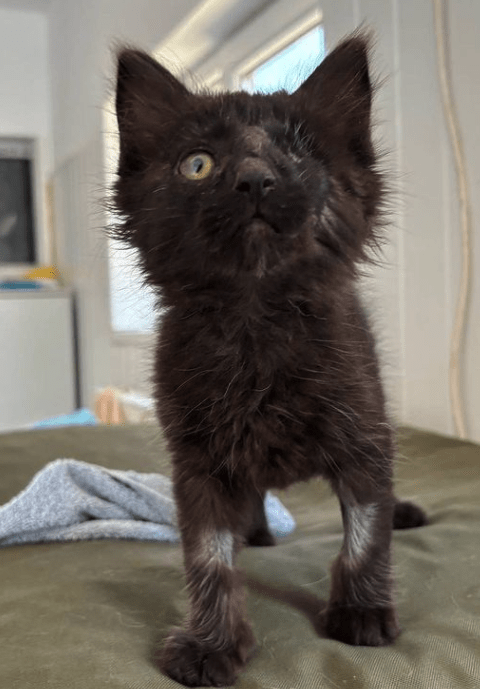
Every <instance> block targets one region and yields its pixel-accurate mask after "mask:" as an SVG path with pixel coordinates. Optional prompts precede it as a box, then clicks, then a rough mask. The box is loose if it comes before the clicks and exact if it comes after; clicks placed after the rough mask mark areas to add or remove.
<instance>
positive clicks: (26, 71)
mask: <svg viewBox="0 0 480 689" xmlns="http://www.w3.org/2000/svg"><path fill="white" fill-rule="evenodd" d="M2 136H14V137H15V136H18V137H29V138H33V139H35V142H36V159H37V163H38V166H37V171H36V174H37V177H36V179H37V189H36V192H37V212H38V234H39V237H42V238H43V242H41V244H40V246H39V250H40V257H39V258H40V260H48V258H49V257H48V247H47V243H46V235H45V231H44V230H45V221H46V213H45V198H44V190H45V183H46V181H47V179H48V177H49V175H50V174H51V170H52V125H51V93H50V77H49V60H48V22H47V17H46V16H45V15H42V14H41V13H38V12H19V11H16V10H10V9H3V8H0V137H2Z"/></svg>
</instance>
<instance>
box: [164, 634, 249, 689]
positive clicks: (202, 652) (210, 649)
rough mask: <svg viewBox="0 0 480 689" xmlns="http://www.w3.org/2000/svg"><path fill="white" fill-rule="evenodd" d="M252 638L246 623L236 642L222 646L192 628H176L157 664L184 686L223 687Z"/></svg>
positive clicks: (232, 679)
mask: <svg viewBox="0 0 480 689" xmlns="http://www.w3.org/2000/svg"><path fill="white" fill-rule="evenodd" d="M254 641H255V640H254V637H253V633H252V631H251V629H250V627H248V625H246V624H245V626H244V627H243V629H242V630H241V631H239V634H238V638H237V640H236V642H235V644H231V645H229V646H227V647H226V648H222V649H221V650H218V648H215V646H213V645H210V644H209V643H208V642H206V641H204V640H202V639H199V638H198V637H196V636H195V635H194V634H192V633H191V632H187V631H185V630H183V629H176V630H174V631H173V632H172V634H171V635H170V636H169V637H168V639H167V641H166V642H165V646H164V647H163V651H162V654H161V656H160V661H159V665H160V668H161V670H163V672H165V674H167V675H168V676H169V677H171V678H172V679H174V680H175V681H176V682H179V683H180V684H184V685H185V686H186V687H199V686H201V687H223V686H225V685H230V684H234V682H235V680H236V679H237V676H238V673H239V671H240V670H241V669H242V667H243V666H244V665H245V663H246V662H247V660H248V658H249V656H250V654H251V651H252V650H253V646H254Z"/></svg>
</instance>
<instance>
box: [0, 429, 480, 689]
mask: <svg viewBox="0 0 480 689" xmlns="http://www.w3.org/2000/svg"><path fill="white" fill-rule="evenodd" d="M399 445H400V452H399V460H398V462H397V472H396V473H397V481H396V485H397V494H398V495H399V496H400V497H402V498H409V499H414V500H415V501H417V502H418V503H419V504H420V505H422V506H423V507H424V508H425V509H426V510H427V512H428V515H429V518H430V524H429V525H428V526H426V527H423V528H421V529H414V530H407V531H396V532H395V535H394V564H395V576H396V581H397V601H398V612H399V617H400V622H401V625H402V630H403V631H402V634H401V635H400V637H399V638H398V640H397V641H396V643H395V644H394V645H393V646H391V647H389V648H382V649H378V648H362V647H357V648H354V647H350V646H346V645H344V644H341V643H338V642H336V641H332V640H329V639H325V638H322V636H321V629H320V628H319V624H318V615H319V613H320V611H321V610H322V609H323V607H324V603H325V601H326V600H327V598H328V591H329V567H330V564H331V562H332V560H333V558H334V557H335V556H336V554H337V553H338V551H339V549H340V546H341V542H342V534H343V531H342V524H341V517H340V510H339V507H338V503H337V500H336V498H335V497H334V496H332V495H331V493H330V491H329V489H328V486H327V485H326V484H325V483H324V482H322V481H316V480H315V481H311V482H309V483H307V484H299V485H296V486H294V487H292V488H291V489H289V490H288V491H286V492H279V493H278V495H279V497H280V498H281V500H282V501H283V502H284V504H285V505H286V506H287V508H288V509H290V510H291V512H292V513H293V516H294V517H295V519H296V522H297V528H296V529H295V531H294V532H293V533H292V534H291V535H289V536H287V537H286V538H284V539H282V540H281V541H280V542H279V544H278V545H277V546H276V547H275V548H255V549H253V548H250V549H245V550H243V551H242V553H241V554H240V556H239V560H238V562H239V566H240V568H241V569H242V571H243V573H244V575H245V579H246V586H247V593H248V610H249V615H250V618H251V620H252V624H253V627H254V630H255V634H256V637H257V642H258V649H257V651H256V654H255V656H254V657H253V659H252V660H251V662H250V664H249V665H248V667H247V669H246V671H245V672H244V674H243V675H242V676H241V677H240V679H239V680H238V682H237V684H236V685H235V686H236V687H237V688H238V689H257V688H258V689H297V688H299V689H312V688H317V687H318V688H320V689H323V688H324V687H325V688H329V689H330V688H331V689H344V688H345V689H350V688H353V689H390V688H393V689H395V688H397V687H402V688H403V687H407V688H410V687H411V688H412V689H420V688H422V689H423V688H425V689H456V688H457V687H458V688H459V689H460V688H461V689H478V687H480V446H477V445H475V444H471V443H466V442H463V441H460V440H457V439H452V438H446V437H442V436H439V435H435V434H432V433H427V432H423V431H418V430H414V429H401V431H400V434H399ZM56 457H75V458H76V459H79V460H82V461H85V462H90V463H93V464H99V465H101V466H105V467H107V468H110V469H120V470H128V469H133V470H135V471H142V472H161V473H166V474H168V473H169V463H168V455H167V453H166V451H165V449H164V444H163V441H162V438H161V435H160V434H159V432H158V430H157V429H155V428H154V427H138V426H131V427H124V428H122V427H101V426H100V427H87V428H85V427H83V428H82V427H78V428H72V427H71V428H62V429H54V430H41V431H40V430H39V431H29V432H23V433H10V434H6V435H3V436H0V475H1V480H0V504H3V503H5V502H7V501H8V500H10V499H11V498H12V497H13V496H14V495H16V494H17V493H19V492H20V491H21V490H22V489H23V488H24V487H25V486H26V485H27V483H28V482H29V481H30V479H31V478H32V476H33V475H34V474H35V473H36V472H37V471H39V470H40V469H41V468H42V467H43V466H44V465H45V464H47V463H48V462H50V461H51V460H53V459H55V458H56ZM0 572H1V583H2V585H1V588H0V638H1V641H2V643H1V644H0V687H2V688H3V687H5V688H8V689H25V688H27V687H35V688H41V689H43V688H47V687H48V689H90V688H91V689H102V688H103V687H108V688H111V689H123V688H129V689H130V688H131V689H137V688H138V689H154V688H155V689H164V688H165V689H173V688H174V687H179V686H180V685H178V684H177V683H176V682H174V681H173V680H171V679H169V678H166V677H164V676H163V675H161V674H160V672H159V671H158V669H157V668H156V666H155V662H154V657H155V651H156V649H158V648H159V646H160V644H161V642H162V640H163V638H164V637H165V635H166V632H167V630H168V629H169V627H170V626H171V625H174V624H178V623H179V622H180V621H181V619H182V617H183V614H184V612H185V610H186V594H185V590H184V581H183V573H182V555H181V550H180V547H179V546H177V545H172V544H161V543H149V542H133V541H90V542H88V541H87V542H79V543H55V544H38V545H21V546H10V547H5V548H2V549H0ZM317 631H320V635H319V634H317Z"/></svg>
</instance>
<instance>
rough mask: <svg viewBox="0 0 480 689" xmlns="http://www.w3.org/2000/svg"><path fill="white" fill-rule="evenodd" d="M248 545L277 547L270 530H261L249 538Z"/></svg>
mask: <svg viewBox="0 0 480 689" xmlns="http://www.w3.org/2000/svg"><path fill="white" fill-rule="evenodd" d="M247 544H248V545H254V546H266V545H275V544H276V541H275V538H274V537H273V536H272V534H271V533H270V531H269V530H268V529H265V528H260V529H257V530H256V531H253V532H252V533H250V534H249V535H248V536H247Z"/></svg>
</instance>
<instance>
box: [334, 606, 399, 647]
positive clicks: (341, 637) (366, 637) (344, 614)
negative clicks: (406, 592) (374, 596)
mask: <svg viewBox="0 0 480 689" xmlns="http://www.w3.org/2000/svg"><path fill="white" fill-rule="evenodd" d="M325 631H326V633H327V636H328V637H329V638H330V639H336V640H337V641H343V643H345V644H350V645H351V646H388V645H389V644H391V643H393V642H394V641H395V639H396V638H397V636H398V634H399V632H400V629H399V626H398V621H397V615H396V612H395V608H393V607H382V608H361V607H356V606H348V607H346V606H345V607H344V606H341V605H338V604H332V605H329V607H328V609H327V611H326V624H325Z"/></svg>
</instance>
